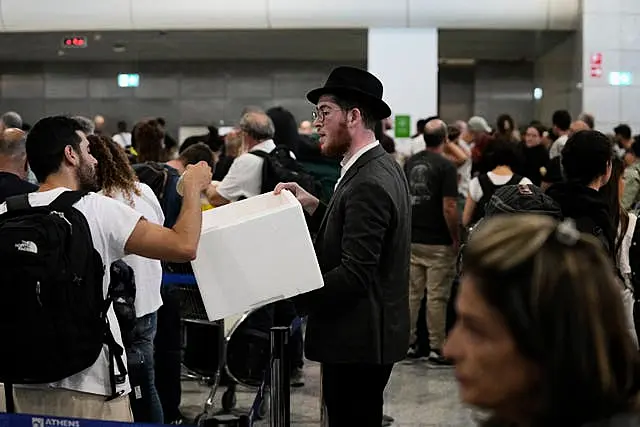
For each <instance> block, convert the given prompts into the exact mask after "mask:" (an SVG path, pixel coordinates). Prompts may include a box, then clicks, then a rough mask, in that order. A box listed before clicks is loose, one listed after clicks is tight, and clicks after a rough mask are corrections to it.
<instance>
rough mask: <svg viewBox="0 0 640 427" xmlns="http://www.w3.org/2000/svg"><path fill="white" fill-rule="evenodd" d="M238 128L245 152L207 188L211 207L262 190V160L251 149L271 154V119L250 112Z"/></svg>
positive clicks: (261, 113)
mask: <svg viewBox="0 0 640 427" xmlns="http://www.w3.org/2000/svg"><path fill="white" fill-rule="evenodd" d="M239 129H240V134H241V137H242V139H243V144H244V145H245V147H246V150H247V152H245V153H243V154H241V155H240V156H238V157H237V158H236V159H235V160H234V161H233V164H232V165H231V168H230V169H229V172H228V173H227V175H226V176H225V177H224V179H223V180H222V182H220V183H217V184H212V185H211V186H210V187H209V189H208V190H207V198H208V199H209V202H210V203H211V205H213V206H223V205H226V204H227V203H231V202H235V201H237V200H239V199H243V198H249V197H254V196H257V195H258V194H260V193H262V166H263V164H264V159H262V158H261V157H258V156H256V155H254V154H251V152H252V151H263V152H265V153H270V152H272V151H273V150H274V149H275V148H276V144H275V143H274V142H273V135H274V133H275V129H274V126H273V122H272V121H271V119H270V118H269V116H268V115H267V114H266V113H264V112H262V111H250V112H248V113H245V114H244V115H243V116H242V119H240V124H239Z"/></svg>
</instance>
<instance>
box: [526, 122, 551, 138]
mask: <svg viewBox="0 0 640 427" xmlns="http://www.w3.org/2000/svg"><path fill="white" fill-rule="evenodd" d="M529 129H535V130H536V132H538V135H540V138H542V137H543V136H544V133H545V132H546V131H547V129H546V128H545V127H544V126H542V124H540V123H531V124H530V125H529V126H527V128H526V129H525V132H526V131H527V130H529Z"/></svg>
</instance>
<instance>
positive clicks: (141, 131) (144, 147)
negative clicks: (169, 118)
mask: <svg viewBox="0 0 640 427" xmlns="http://www.w3.org/2000/svg"><path fill="white" fill-rule="evenodd" d="M163 139H164V131H163V130H162V129H161V128H160V124H159V123H158V122H157V121H156V120H143V121H141V122H139V123H137V124H136V125H135V126H134V128H133V131H132V132H131V145H132V146H133V148H135V149H136V151H137V152H138V161H139V162H140V163H143V162H147V161H152V162H160V161H163V160H164V159H163V147H162V140H163Z"/></svg>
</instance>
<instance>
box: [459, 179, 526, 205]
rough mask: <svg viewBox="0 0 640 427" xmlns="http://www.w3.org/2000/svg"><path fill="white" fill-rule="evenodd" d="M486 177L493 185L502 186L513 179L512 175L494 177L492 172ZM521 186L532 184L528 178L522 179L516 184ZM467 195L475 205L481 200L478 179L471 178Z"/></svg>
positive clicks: (481, 193) (481, 194) (480, 188)
mask: <svg viewBox="0 0 640 427" xmlns="http://www.w3.org/2000/svg"><path fill="white" fill-rule="evenodd" d="M487 176H488V177H489V180H490V181H491V182H492V183H493V184H495V185H504V184H506V183H507V182H509V180H510V179H511V178H512V177H513V174H511V175H496V174H495V173H493V172H488V173H487ZM521 184H533V183H532V182H531V180H530V179H529V178H522V179H521V180H520V182H519V183H518V185H521ZM469 195H470V196H471V200H473V201H474V202H476V203H478V202H479V201H480V199H482V196H483V192H482V187H481V186H480V181H479V180H478V177H475V178H473V179H472V180H471V182H470V183H469Z"/></svg>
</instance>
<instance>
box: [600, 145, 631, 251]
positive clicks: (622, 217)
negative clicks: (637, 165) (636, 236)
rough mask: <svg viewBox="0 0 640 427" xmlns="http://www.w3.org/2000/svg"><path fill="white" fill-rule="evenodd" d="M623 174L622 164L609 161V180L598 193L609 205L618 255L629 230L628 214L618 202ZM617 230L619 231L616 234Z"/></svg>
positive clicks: (620, 160) (616, 161) (615, 160)
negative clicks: (615, 234)
mask: <svg viewBox="0 0 640 427" xmlns="http://www.w3.org/2000/svg"><path fill="white" fill-rule="evenodd" d="M623 174H624V162H623V161H622V159H619V158H618V157H614V158H613V159H612V160H611V178H609V182H607V185H605V186H604V187H602V188H601V189H600V193H601V194H602V196H603V197H605V198H606V199H607V201H608V203H609V212H610V213H611V222H612V225H613V229H614V230H615V231H616V233H618V238H617V239H616V246H615V254H616V256H619V255H620V248H621V247H622V240H623V237H624V235H625V234H626V233H627V228H629V214H628V213H627V211H626V210H625V209H624V208H623V207H622V204H621V202H620V190H619V185H620V180H621V179H622V175H623ZM617 230H620V232H618V231H617Z"/></svg>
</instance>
